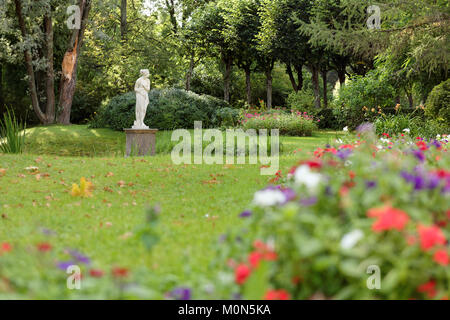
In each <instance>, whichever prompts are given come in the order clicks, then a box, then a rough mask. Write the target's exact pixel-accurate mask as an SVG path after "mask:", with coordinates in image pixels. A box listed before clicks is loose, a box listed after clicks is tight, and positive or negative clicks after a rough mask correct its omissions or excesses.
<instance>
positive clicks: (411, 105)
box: [406, 92, 414, 109]
mask: <svg viewBox="0 0 450 320" xmlns="http://www.w3.org/2000/svg"><path fill="white" fill-rule="evenodd" d="M406 95H407V96H408V102H409V107H410V108H411V109H413V108H414V97H413V95H412V93H410V92H407V93H406Z"/></svg>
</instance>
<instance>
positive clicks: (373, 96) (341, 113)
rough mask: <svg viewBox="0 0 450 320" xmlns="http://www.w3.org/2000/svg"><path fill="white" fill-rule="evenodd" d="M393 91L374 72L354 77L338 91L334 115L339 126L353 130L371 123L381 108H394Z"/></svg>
mask: <svg viewBox="0 0 450 320" xmlns="http://www.w3.org/2000/svg"><path fill="white" fill-rule="evenodd" d="M394 95H395V90H394V88H393V87H392V86H390V85H389V84H387V83H385V82H383V81H380V80H379V79H378V77H377V76H376V74H375V73H374V72H369V73H368V74H367V75H366V76H365V77H362V76H354V77H353V78H352V79H351V81H350V82H348V83H347V84H346V85H345V86H344V87H342V88H341V89H340V91H339V97H338V98H337V100H336V102H335V110H334V111H335V115H336V118H337V120H338V123H339V125H340V126H341V127H342V128H343V127H346V126H348V127H349V128H351V129H355V128H356V127H357V126H358V125H360V124H361V123H363V122H366V121H373V120H374V119H375V118H376V116H377V115H378V112H379V110H380V108H381V110H382V109H383V108H393V107H394V106H395V99H394Z"/></svg>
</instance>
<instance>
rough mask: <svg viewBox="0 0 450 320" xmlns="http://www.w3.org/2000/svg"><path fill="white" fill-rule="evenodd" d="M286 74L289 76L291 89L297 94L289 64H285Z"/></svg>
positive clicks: (295, 83)
mask: <svg viewBox="0 0 450 320" xmlns="http://www.w3.org/2000/svg"><path fill="white" fill-rule="evenodd" d="M286 73H287V74H288V76H289V80H291V85H292V88H293V89H294V91H295V92H298V86H297V82H295V78H294V73H293V72H292V67H291V64H290V63H287V64H286Z"/></svg>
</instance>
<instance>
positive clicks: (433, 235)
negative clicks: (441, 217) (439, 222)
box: [417, 225, 446, 251]
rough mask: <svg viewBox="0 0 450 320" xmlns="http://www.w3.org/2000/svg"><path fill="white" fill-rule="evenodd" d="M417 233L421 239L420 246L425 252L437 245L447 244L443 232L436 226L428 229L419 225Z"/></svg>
mask: <svg viewBox="0 0 450 320" xmlns="http://www.w3.org/2000/svg"><path fill="white" fill-rule="evenodd" d="M417 232H418V233H419V237H420V246H421V248H422V250H424V251H427V250H429V249H431V248H433V247H434V246H435V245H443V244H445V242H446V240H445V236H444V234H443V233H442V230H441V229H439V228H438V227H436V226H431V227H426V226H424V225H419V226H418V227H417Z"/></svg>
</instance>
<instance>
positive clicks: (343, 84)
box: [337, 69, 345, 88]
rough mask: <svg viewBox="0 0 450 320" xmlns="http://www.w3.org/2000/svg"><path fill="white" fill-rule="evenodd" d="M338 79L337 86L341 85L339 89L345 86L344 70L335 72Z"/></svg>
mask: <svg viewBox="0 0 450 320" xmlns="http://www.w3.org/2000/svg"><path fill="white" fill-rule="evenodd" d="M337 74H338V78H339V84H340V85H341V88H342V87H343V86H345V69H344V70H337Z"/></svg>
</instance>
